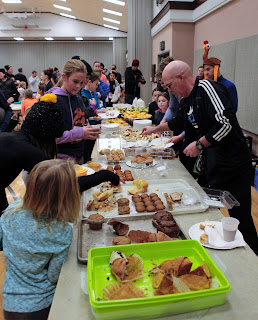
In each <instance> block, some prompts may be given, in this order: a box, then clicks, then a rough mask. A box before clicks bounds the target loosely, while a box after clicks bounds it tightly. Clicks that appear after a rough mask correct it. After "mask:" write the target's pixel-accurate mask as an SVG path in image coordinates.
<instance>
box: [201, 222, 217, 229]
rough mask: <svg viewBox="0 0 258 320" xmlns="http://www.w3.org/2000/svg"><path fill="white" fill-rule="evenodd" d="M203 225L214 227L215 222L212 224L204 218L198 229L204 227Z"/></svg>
mask: <svg viewBox="0 0 258 320" xmlns="http://www.w3.org/2000/svg"><path fill="white" fill-rule="evenodd" d="M205 227H211V228H214V227H215V224H212V223H211V222H210V221H209V220H208V219H206V220H205V221H204V222H202V223H200V229H203V230H204V229H205Z"/></svg>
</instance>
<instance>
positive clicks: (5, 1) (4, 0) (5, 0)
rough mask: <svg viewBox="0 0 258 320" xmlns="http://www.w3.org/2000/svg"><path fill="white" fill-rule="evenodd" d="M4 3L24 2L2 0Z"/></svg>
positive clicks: (19, 0) (19, 1)
mask: <svg viewBox="0 0 258 320" xmlns="http://www.w3.org/2000/svg"><path fill="white" fill-rule="evenodd" d="M2 2H3V3H22V2H21V0H2Z"/></svg>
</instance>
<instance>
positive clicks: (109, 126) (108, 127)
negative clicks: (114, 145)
mask: <svg viewBox="0 0 258 320" xmlns="http://www.w3.org/2000/svg"><path fill="white" fill-rule="evenodd" d="M119 126H120V125H119V123H103V124H101V128H102V129H103V131H116V130H118V129H119Z"/></svg>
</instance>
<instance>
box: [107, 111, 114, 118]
mask: <svg viewBox="0 0 258 320" xmlns="http://www.w3.org/2000/svg"><path fill="white" fill-rule="evenodd" d="M114 114H115V113H114V111H107V112H106V116H107V117H112V116H113V115H114Z"/></svg>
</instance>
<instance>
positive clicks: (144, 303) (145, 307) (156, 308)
mask: <svg viewBox="0 0 258 320" xmlns="http://www.w3.org/2000/svg"><path fill="white" fill-rule="evenodd" d="M113 250H119V251H121V252H123V253H124V254H125V255H126V256H129V255H130V254H133V253H136V254H138V255H140V257H141V258H142V259H143V260H144V270H145V271H146V272H145V275H144V277H143V278H142V279H138V280H137V281H135V282H134V284H135V285H137V286H139V287H140V288H142V290H143V291H144V292H145V293H146V294H147V295H149V296H148V297H146V298H138V299H125V300H114V301H105V300H103V294H102V290H103V288H104V287H105V286H106V285H108V284H110V283H113V282H117V281H116V280H114V278H113V277H112V275H111V269H110V266H109V257H110V254H111V253H112V251H113ZM178 256H186V257H188V258H189V259H190V260H191V261H192V262H193V266H192V269H194V268H196V267H197V266H200V265H201V264H202V263H203V262H205V263H206V264H207V266H208V267H209V269H210V271H211V274H212V278H216V279H217V281H218V283H219V287H218V288H211V289H206V290H200V291H191V292H186V293H177V294H171V295H163V296H150V294H151V293H152V291H153V287H152V276H148V274H149V273H148V270H150V269H152V268H153V267H154V266H153V263H156V264H160V263H161V262H162V261H164V260H167V259H174V258H175V257H178ZM87 273H88V289H89V299H90V304H91V308H92V312H93V314H94V316H95V317H96V318H97V319H99V320H108V319H112V320H116V319H140V318H146V319H153V318H155V317H164V316H168V315H173V314H179V313H185V312H190V311H195V310H200V309H205V308H210V307H214V306H218V305H221V304H223V303H224V302H225V300H226V293H227V292H228V291H229V290H230V285H229V283H228V281H227V279H226V278H225V276H224V274H223V273H222V272H221V270H220V269H219V268H218V267H217V265H216V264H215V263H214V261H213V260H212V259H211V257H210V256H209V254H208V253H207V251H206V250H205V249H204V248H203V247H202V245H201V244H200V243H199V242H198V241H196V240H184V241H171V242H170V241H169V242H153V243H141V244H130V245H123V246H112V247H104V248H93V249H91V250H90V252H89V255H88V270H87ZM146 289H147V291H146Z"/></svg>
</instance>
